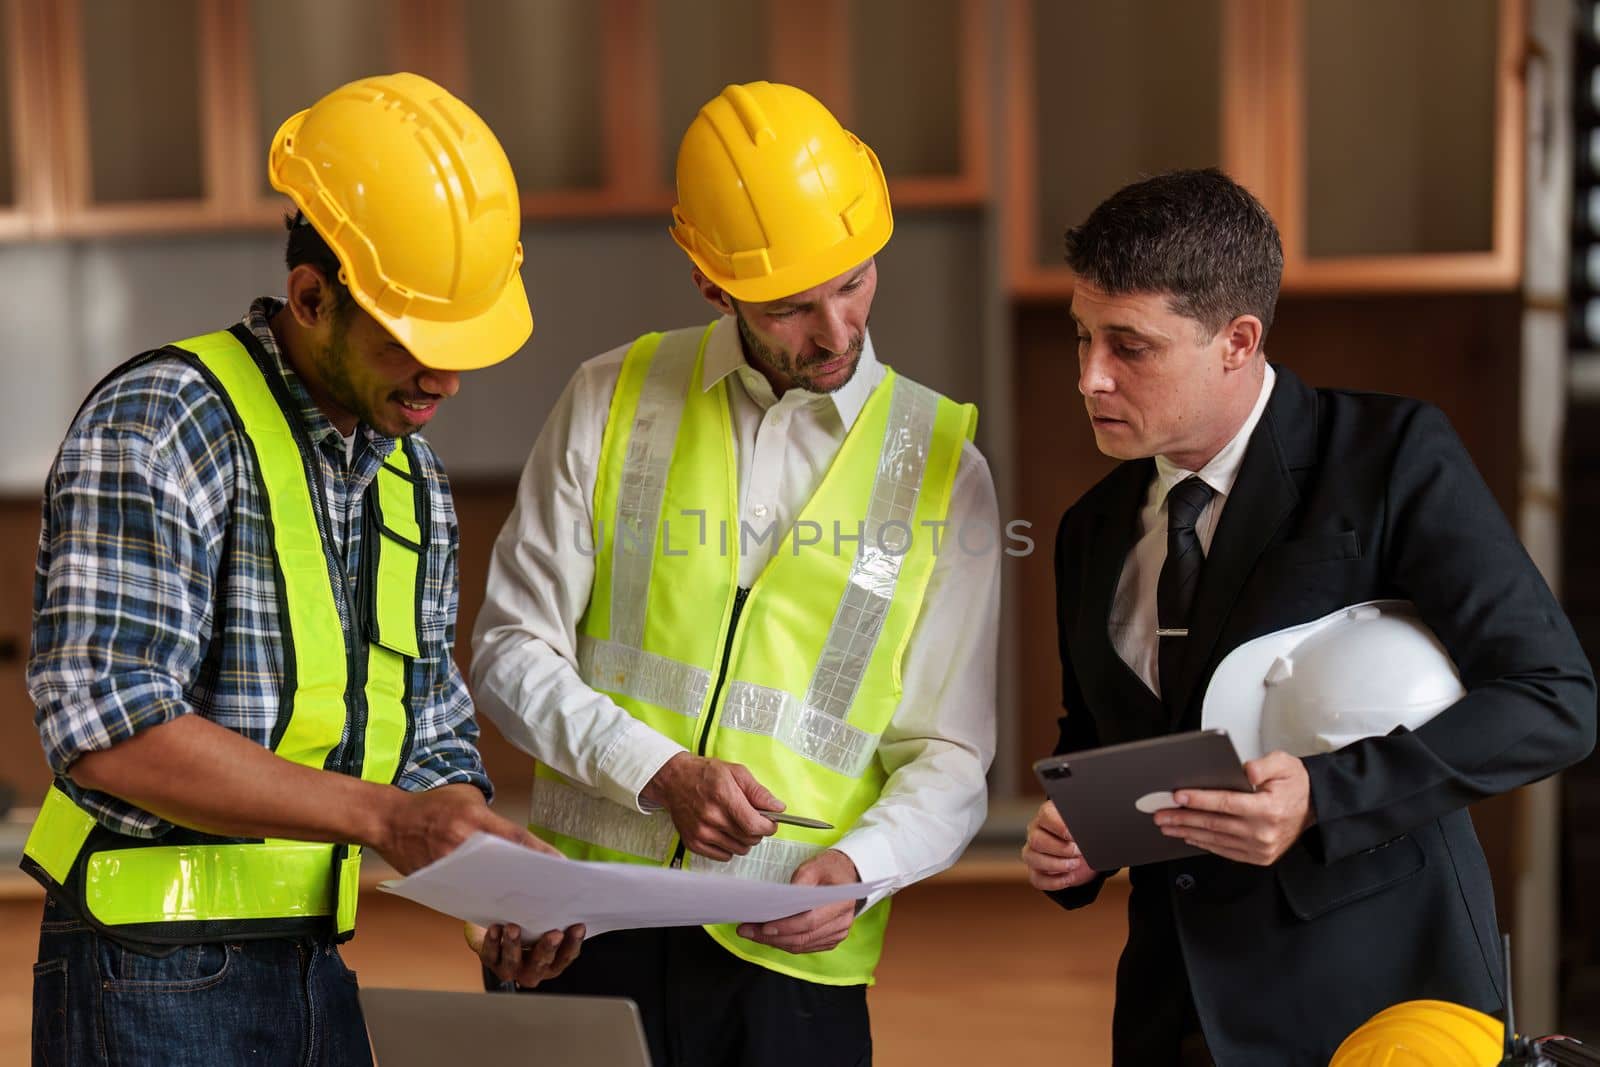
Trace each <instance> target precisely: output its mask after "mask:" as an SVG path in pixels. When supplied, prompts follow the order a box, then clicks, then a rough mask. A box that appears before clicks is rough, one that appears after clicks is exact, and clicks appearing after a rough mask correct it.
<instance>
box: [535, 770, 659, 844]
mask: <svg viewBox="0 0 1600 1067" xmlns="http://www.w3.org/2000/svg"><path fill="white" fill-rule="evenodd" d="M528 821H529V822H530V823H532V824H533V825H534V826H535V827H542V828H544V829H546V830H554V831H555V832H556V833H558V834H565V835H566V836H567V837H573V838H577V839H578V840H579V841H586V842H588V843H589V844H591V845H600V846H601V847H603V848H609V849H611V850H613V851H615V852H622V853H626V854H627V855H629V856H640V857H643V858H645V859H651V860H655V861H656V862H658V863H665V862H666V860H667V856H668V855H669V853H670V851H671V849H672V839H673V835H674V834H675V833H676V831H675V830H674V829H673V827H672V819H671V817H670V816H668V815H667V813H666V812H665V811H658V812H655V813H654V814H651V815H641V814H639V813H638V812H636V811H630V810H628V809H627V808H624V807H623V806H622V805H620V804H613V803H612V802H611V801H609V800H607V799H606V798H605V797H597V796H591V795H590V794H588V793H585V792H583V791H582V790H581V789H578V788H577V787H575V786H572V785H568V784H567V783H566V782H562V781H557V780H556V779H554V778H543V777H538V778H535V779H534V780H533V803H532V805H531V806H530V807H529V810H528Z"/></svg>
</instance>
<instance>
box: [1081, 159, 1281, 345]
mask: <svg viewBox="0 0 1600 1067" xmlns="http://www.w3.org/2000/svg"><path fill="white" fill-rule="evenodd" d="M1067 263H1068V265H1069V266H1071V267H1072V270H1073V272H1074V273H1075V274H1077V275H1078V277H1080V278H1082V279H1083V280H1084V281H1087V282H1088V283H1089V284H1090V285H1093V286H1094V287H1095V288H1096V289H1101V290H1103V291H1105V292H1107V293H1113V294H1127V293H1166V294H1168V295H1169V296H1170V297H1171V299H1172V309H1173V310H1174V311H1176V312H1178V313H1179V314H1181V315H1187V316H1188V317H1189V318H1192V319H1194V320H1196V321H1197V322H1199V323H1200V325H1201V326H1202V327H1203V328H1204V329H1205V331H1206V336H1207V337H1214V336H1216V333H1217V331H1218V330H1220V329H1221V328H1222V327H1223V326H1224V325H1226V324H1227V323H1228V322H1229V321H1231V320H1232V319H1233V318H1234V317H1235V316H1238V315H1246V314H1248V315H1254V316H1256V318H1258V319H1260V320H1261V336H1262V338H1263V339H1265V337H1266V335H1267V330H1268V329H1270V328H1271V326H1272V312H1273V309H1274V308H1275V307H1276V306H1277V303H1278V283H1279V281H1280V280H1281V279H1282V277H1283V244H1282V242H1280V241H1279V239H1278V227H1277V226H1276V225H1274V224H1273V222H1272V216H1271V215H1269V214H1267V209H1266V208H1264V207H1262V206H1261V202H1260V201H1258V200H1257V199H1256V198H1255V197H1253V196H1251V195H1250V193H1249V192H1248V191H1246V190H1245V188H1244V187H1243V186H1241V185H1239V184H1238V183H1237V182H1235V181H1234V180H1233V179H1232V178H1229V177H1228V176H1227V175H1226V174H1224V173H1222V172H1221V171H1220V170H1216V169H1215V168H1212V169H1208V170H1176V171H1171V172H1170V173H1167V174H1159V175H1157V176H1156V177H1154V178H1147V179H1145V180H1144V181H1141V182H1135V183H1134V184H1132V185H1127V186H1124V187H1123V188H1121V189H1119V190H1117V191H1116V192H1115V193H1113V194H1112V195H1111V197H1110V199H1108V200H1105V201H1103V202H1102V203H1101V204H1100V206H1099V207H1097V208H1095V209H1094V210H1093V211H1091V212H1090V213H1089V217H1088V218H1087V219H1085V220H1084V222H1083V224H1082V225H1080V226H1074V227H1073V228H1072V229H1070V230H1068V231H1067Z"/></svg>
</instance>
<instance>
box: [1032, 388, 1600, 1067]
mask: <svg viewBox="0 0 1600 1067" xmlns="http://www.w3.org/2000/svg"><path fill="white" fill-rule="evenodd" d="M1275 369H1276V372H1277V376H1278V377H1277V383H1276V386H1275V388H1274V390H1273V393H1272V396H1271V398H1270V400H1269V401H1268V404H1267V407H1266V410H1265V412H1264V414H1263V415H1262V418H1261V421H1260V422H1259V423H1258V424H1257V427H1256V430H1255V432H1254V434H1253V435H1252V437H1251V439H1250V443H1249V446H1248V448H1247V450H1246V452H1245V456H1244V460H1243V463H1242V466H1241V467H1240V470H1239V476H1238V480H1237V482H1236V483H1235V485H1234V488H1233V492H1232V493H1231V494H1230V495H1229V497H1228V500H1227V503H1226V505H1225V507H1224V510H1223V512H1222V517H1221V521H1220V522H1219V524H1218V527H1217V530H1216V533H1215V537H1214V538H1213V541H1212V545H1211V552H1210V555H1209V556H1208V558H1207V560H1206V563H1205V567H1204V570H1203V571H1202V572H1201V577H1200V586H1199V588H1198V589H1197V591H1196V593H1195V603H1194V607H1193V609H1192V614H1191V618H1190V636H1189V638H1188V642H1187V648H1186V650H1185V659H1184V662H1183V665H1182V667H1181V669H1180V671H1179V676H1178V678H1177V681H1176V689H1175V690H1174V692H1173V694H1172V697H1173V699H1172V701H1171V707H1172V708H1173V709H1174V710H1173V711H1171V712H1169V711H1168V710H1167V708H1166V707H1165V706H1164V705H1163V703H1162V702H1161V701H1160V700H1158V699H1156V698H1155V696H1154V695H1153V694H1151V692H1150V690H1149V689H1148V688H1147V687H1146V686H1145V685H1144V683H1143V682H1142V681H1140V679H1139V678H1138V677H1137V676H1136V675H1135V674H1134V673H1133V672H1132V671H1131V670H1130V669H1129V668H1128V667H1127V666H1126V665H1125V664H1124V663H1123V661H1122V659H1121V658H1120V657H1119V656H1118V655H1117V653H1116V651H1115V649H1114V648H1113V647H1112V644H1111V638H1110V635H1109V632H1108V628H1107V620H1108V614H1109V611H1110V608H1111V601H1112V596H1113V594H1114V592H1115V590H1116V586H1117V580H1118V577H1119V575H1120V574H1121V571H1122V565H1123V562H1124V560H1125V559H1126V557H1127V555H1128V551H1129V550H1130V548H1131V547H1132V546H1133V542H1134V539H1135V536H1136V529H1135V527H1136V525H1137V517H1138V512H1139V509H1140V507H1141V506H1142V505H1143V502H1144V496H1145V493H1146V491H1147V489H1148V487H1149V483H1150V479H1151V477H1152V475H1153V472H1154V463H1153V461H1151V460H1142V461H1133V462H1128V463H1123V464H1122V465H1121V466H1119V467H1118V468H1117V469H1116V470H1114V471H1113V472H1112V473H1111V474H1110V475H1108V476H1107V477H1106V478H1105V479H1104V480H1103V481H1101V482H1100V483H1099V484H1098V485H1096V486H1095V487H1094V488H1093V489H1091V490H1090V491H1089V492H1088V493H1087V494H1085V495H1084V497H1083V498H1082V499H1081V500H1079V501H1078V503H1077V504H1075V505H1074V506H1073V507H1072V508H1071V509H1070V510H1069V511H1068V512H1067V513H1066V515H1065V516H1064V517H1063V518H1062V520H1061V528H1060V533H1059V535H1058V538H1057V543H1056V595H1057V614H1058V621H1059V624H1060V641H1061V663H1062V674H1063V684H1062V702H1063V705H1064V707H1065V708H1066V710H1067V715H1066V716H1065V717H1063V718H1062V720H1061V741H1060V744H1059V745H1058V746H1057V749H1056V751H1057V752H1070V751H1075V750H1079V749H1084V748H1092V747H1094V746H1097V745H1102V744H1111V743H1114V742H1119V741H1132V740H1137V739H1140V738H1147V737H1153V736H1156V735H1160V734H1165V733H1169V732H1173V731H1176V730H1179V729H1195V728H1198V727H1199V725H1200V721H1199V720H1200V705H1201V701H1202V698H1203V696H1204V694H1205V688H1206V683H1207V681H1208V680H1209V679H1210V676H1211V673H1212V671H1213V670H1215V668H1216V666H1217V664H1218V662H1219V661H1220V660H1221V659H1222V658H1223V657H1224V656H1225V655H1227V653H1228V652H1230V651H1231V650H1232V649H1234V648H1236V647H1237V646H1239V645H1240V644H1242V643H1244V642H1246V641H1249V640H1250V639H1252V638H1255V637H1259V636H1260V635H1262V634H1266V633H1270V632H1273V631H1275V630H1280V629H1283V628H1285V627H1288V626H1293V625H1296V624H1298V623H1303V622H1307V621H1310V620H1312V619H1315V618H1319V617H1320V616H1323V615H1326V614H1327V613H1329V612H1331V611H1335V610H1337V609H1338V608H1340V607H1343V606H1345V605H1348V604H1353V603H1358V602H1360V601H1365V600H1373V599H1377V598H1382V597H1394V598H1398V599H1404V600H1410V601H1412V602H1413V603H1415V604H1416V606H1417V609H1418V611H1419V612H1420V613H1421V616H1422V619H1423V621H1424V622H1426V623H1427V625H1428V626H1429V627H1430V628H1432V630H1433V631H1434V633H1436V634H1437V635H1438V637H1439V639H1440V640H1441V641H1442V642H1443V643H1444V646H1445V648H1446V649H1448V650H1449V652H1450V655H1451V658H1452V659H1453V660H1454V661H1455V663H1456V666H1457V668H1458V670H1459V671H1460V674H1461V680H1462V682H1463V684H1464V685H1465V687H1466V689H1467V690H1468V693H1467V695H1466V696H1465V697H1464V698H1462V699H1461V701H1459V702H1458V703H1456V704H1455V705H1453V706H1451V707H1450V708H1447V709H1446V710H1445V711H1444V712H1442V713H1440V714H1439V716H1438V717H1437V718H1435V719H1434V720H1433V721H1431V722H1429V723H1427V724H1426V725H1424V726H1422V727H1420V728H1419V729H1417V730H1416V731H1415V732H1405V731H1403V730H1402V731H1396V732H1395V733H1394V734H1391V735H1389V736H1387V737H1381V738H1369V739H1366V740H1363V741H1358V742H1356V743H1355V744H1352V745H1349V746H1347V747H1346V748H1343V749H1340V750H1339V751H1337V752H1333V753H1329V754H1326V755H1319V756H1312V757H1309V758H1307V759H1306V760H1305V764H1306V770H1307V772H1308V773H1309V775H1310V779H1311V801H1312V806H1313V809H1314V812H1315V815H1316V824H1315V826H1313V827H1312V828H1311V829H1310V830H1309V831H1307V833H1306V834H1304V835H1302V837H1301V839H1300V841H1299V842H1297V843H1296V844H1295V845H1294V846H1293V847H1292V848H1291V849H1290V850H1289V851H1288V852H1287V853H1286V854H1285V855H1284V856H1283V857H1282V858H1281V859H1280V860H1279V861H1278V862H1277V863H1276V864H1274V865H1273V866H1271V867H1257V866H1251V865H1246V864H1240V863H1234V862H1231V861H1228V860H1224V859H1222V858H1220V857H1217V856H1213V855H1209V854H1208V855H1205V856H1201V857H1197V858H1193V859H1186V860H1175V861H1172V862H1170V863H1163V864H1151V865H1149V866H1146V867H1140V868H1135V869H1134V870H1132V871H1131V872H1130V875H1131V882H1132V898H1131V903H1130V908H1129V934H1128V943H1127V947H1126V948H1125V949H1124V951H1123V955H1122V961H1121V964H1120V966H1119V967H1118V971H1117V1008H1116V1016H1115V1020H1114V1022H1113V1044H1114V1047H1115V1050H1116V1053H1115V1054H1116V1060H1117V1062H1118V1063H1121V1064H1131V1065H1138V1067H1145V1065H1153V1064H1163V1063H1171V1062H1173V1061H1174V1056H1175V1050H1176V1046H1177V1042H1178V1038H1179V1035H1180V1032H1181V1029H1182V1026H1183V1014H1184V1011H1185V1008H1186V1005H1187V999H1188V997H1189V995H1190V993H1191V991H1192V995H1193V998H1194V1006H1195V1010H1196V1011H1197V1012H1198V1015H1199V1018H1200V1021H1201V1023H1202V1025H1203V1028H1204V1030H1205V1034H1206V1039H1207V1042H1208V1044H1209V1045H1210V1047H1211V1050H1212V1054H1213V1056H1214V1057H1215V1058H1216V1061H1217V1063H1218V1064H1221V1065H1223V1067H1232V1065H1235V1064H1263V1065H1268V1064H1270V1065H1272V1067H1286V1065H1290V1064H1308V1065H1309V1064H1316V1065H1318V1067H1321V1065H1323V1064H1326V1063H1327V1062H1328V1058H1329V1057H1330V1056H1331V1055H1332V1053H1333V1051H1334V1049H1335V1048H1336V1047H1337V1046H1338V1044H1339V1042H1340V1041H1341V1040H1343V1038H1344V1037H1345V1036H1346V1035H1347V1034H1349V1032H1350V1031H1351V1030H1353V1029H1355V1028H1356V1027H1357V1026H1358V1025H1360V1024H1361V1023H1362V1022H1363V1021H1365V1020H1366V1019H1367V1018H1368V1017H1370V1016H1371V1015H1373V1014H1374V1013H1375V1012H1377V1011H1379V1010H1381V1009H1382V1008H1385V1007H1388V1006H1389V1005H1391V1004H1394V1003H1397V1002H1399V1001H1403V1000H1409V999H1413V998H1418V997H1434V998H1439V999H1443V1000H1451V1001H1455V1002H1457V1003H1460V1004H1465V1005H1469V1006H1471V1007H1474V1008H1478V1009H1480V1010H1483V1011H1496V1010H1498V1009H1499V1007H1500V1005H1501V1002H1502V999H1503V992H1502V991H1503V977H1502V974H1501V968H1500V965H1499V944H1498V933H1497V930H1496V924H1495V915H1494V897H1493V892H1492V888H1491V886H1490V881H1489V870H1488V866H1487V864H1486V863H1485V861H1484V857H1483V851H1482V849H1481V847H1480V846H1479V844H1478V840H1477V837H1476V836H1475V834H1474V832H1473V829H1472V824H1471V821H1470V820H1469V818H1468V815H1467V811H1466V806H1467V805H1468V804H1470V803H1471V802H1473V801H1475V800H1479V799H1481V798H1483V797H1487V796H1491V795H1493V794H1496V793H1500V792H1504V791H1506V790H1509V789H1514V788H1516V787H1517V786H1520V785H1523V784H1525V783H1528V782H1532V781H1535V780H1537V779H1539V778H1543V777H1545V776H1546V775H1549V774H1552V773H1554V772H1555V771H1558V770H1560V769H1561V768H1563V767H1566V766H1568V765H1570V764H1572V763H1574V762H1576V761H1577V760H1579V759H1582V758H1583V757H1584V756H1585V755H1586V754H1587V753H1588V752H1589V750H1590V749H1591V748H1592V747H1593V744H1594V735H1595V689H1594V678H1593V675H1592V673H1591V671H1590V668H1589V664H1588V662H1587V660H1586V659H1585V657H1584V655H1583V652H1582V650H1581V649H1580V648H1579V646H1578V641H1577V638H1576V636H1575V635H1574V633H1573V631H1572V627H1571V625H1570V624H1569V623H1568V621H1567V619H1566V616H1565V615H1564V614H1563V612H1562V610H1561V608H1560V606H1559V605H1558V604H1557V603H1556V601H1555V598H1554V597H1553V596H1552V595H1551V593H1550V590H1549V589H1548V587H1547V586H1546V585H1545V583H1544V581H1543V579H1542V578H1541V577H1540V575H1539V573H1538V571H1537V570H1536V569H1535V568H1534V566H1533V563H1532V561H1531V560H1529V558H1528V556H1527V554H1526V553H1525V552H1524V551H1523V549H1522V546H1521V545H1520V543H1519V542H1518V541H1517V538H1516V536H1515V534H1514V533H1513V532H1512V529H1511V527H1510V525H1509V524H1508V523H1507V522H1506V519H1505V517H1504V515H1503V514H1502V513H1501V511H1500V508H1499V506H1498V505H1497V504H1496V502H1495V500H1494V498H1493V497H1492V496H1491V495H1490V493H1489V490H1488V488H1487V487H1486V486H1485V485H1484V483H1483V480H1482V478H1481V477H1480V476H1479V475H1478V472H1477V470H1476V468H1474V466H1473V464H1472V461H1471V459H1470V458H1469V457H1468V456H1467V452H1466V449H1465V448H1464V447H1463V446H1462V444H1461V441H1460V439H1459V438H1458V437H1457V436H1456V434H1455V432H1454V431H1453V430H1452V429H1451V427H1450V424H1449V422H1448V421H1447V420H1446V419H1445V417H1444V416H1443V414H1442V413H1440V412H1439V411H1438V410H1437V409H1436V408H1434V407H1432V406H1430V405H1427V404H1424V403H1421V402H1419V401H1415V400H1408V399H1404V398H1400V397H1391V396H1381V395H1376V394H1370V393H1354V392H1341V391H1334V390H1325V389H1316V390H1314V389H1311V388H1309V387H1308V386H1306V385H1305V384H1304V383H1303V382H1301V381H1300V380H1299V379H1298V378H1297V377H1295V375H1294V374H1293V373H1292V372H1290V371H1288V370H1285V369H1283V368H1281V367H1278V368H1275ZM1062 815H1063V817H1064V818H1065V819H1066V822H1067V825H1068V827H1069V828H1070V827H1071V825H1072V813H1071V812H1070V811H1067V812H1063V813H1062ZM1100 884H1101V880H1100V879H1097V880H1096V881H1094V882H1091V883H1090V884H1088V885H1085V886H1081V887H1079V888H1076V889H1070V890H1065V891H1062V892H1060V893H1055V894H1052V896H1053V897H1054V898H1055V899H1056V900H1057V901H1058V902H1059V903H1061V904H1062V905H1064V906H1066V907H1069V908H1074V907H1081V906H1083V905H1085V904H1088V903H1089V902H1091V901H1092V900H1093V899H1094V898H1095V895H1096V894H1097V893H1098V892H1099V889H1100Z"/></svg>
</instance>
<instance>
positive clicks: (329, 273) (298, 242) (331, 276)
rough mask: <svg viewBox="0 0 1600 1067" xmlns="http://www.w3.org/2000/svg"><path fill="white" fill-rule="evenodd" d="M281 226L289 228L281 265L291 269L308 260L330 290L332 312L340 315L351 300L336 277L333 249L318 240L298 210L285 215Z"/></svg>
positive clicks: (319, 236)
mask: <svg viewBox="0 0 1600 1067" xmlns="http://www.w3.org/2000/svg"><path fill="white" fill-rule="evenodd" d="M283 225H284V228H285V229H287V230H288V231H289V240H288V243H287V244H286V245H285V246H284V249H283V262H284V265H285V266H287V267H288V268H289V269H290V270H294V269H295V268H296V267H298V266H300V265H301V264H302V263H309V264H310V265H311V266H313V267H316V268H317V269H318V270H320V271H321V272H322V276H323V277H324V278H326V279H328V288H329V289H330V290H331V291H332V292H333V310H334V313H335V314H340V315H342V314H343V313H344V312H345V311H346V310H348V309H349V307H350V305H351V302H352V301H351V296H350V290H349V289H348V288H347V287H346V286H345V284H344V283H343V282H341V281H340V280H339V257H338V256H336V255H334V254H333V249H332V248H329V247H328V242H327V241H324V240H323V239H322V234H320V233H318V232H317V228H316V227H315V226H313V225H311V222H310V220H308V219H307V218H306V217H305V216H304V215H302V214H301V213H300V212H298V211H296V212H295V213H294V214H292V215H285V216H284V217H283Z"/></svg>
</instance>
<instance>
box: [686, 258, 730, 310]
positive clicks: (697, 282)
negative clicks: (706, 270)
mask: <svg viewBox="0 0 1600 1067" xmlns="http://www.w3.org/2000/svg"><path fill="white" fill-rule="evenodd" d="M690 277H692V278H693V279H694V287H695V288H696V289H698V290H700V295H701V296H703V297H705V300H706V303H708V304H710V305H711V306H712V307H714V308H716V309H717V310H718V311H719V312H721V313H722V314H724V315H732V314H733V313H734V312H733V297H731V296H729V295H728V291H727V290H726V289H724V288H722V286H720V285H718V284H717V283H716V282H714V281H712V280H711V279H710V278H707V277H706V276H705V275H704V274H701V273H700V268H699V267H696V268H695V269H694V270H693V271H691V272H690Z"/></svg>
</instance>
